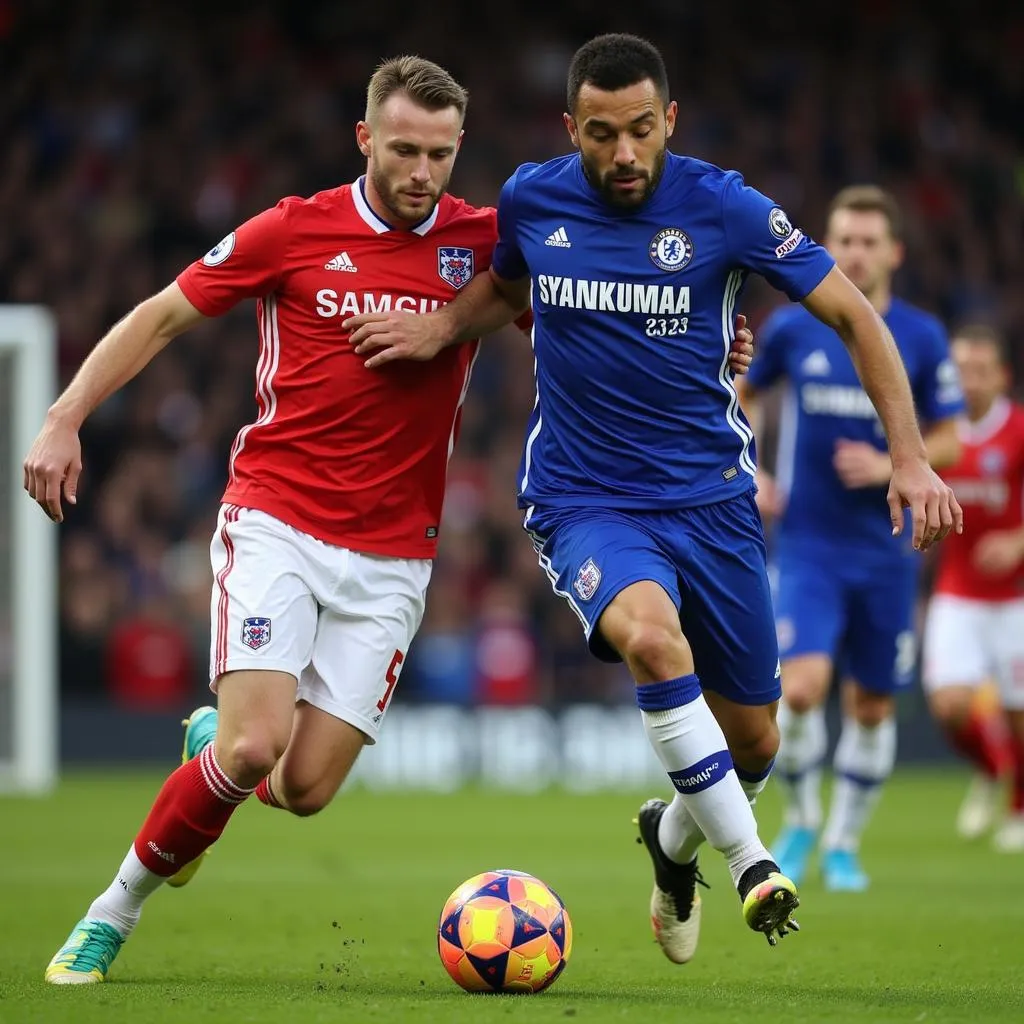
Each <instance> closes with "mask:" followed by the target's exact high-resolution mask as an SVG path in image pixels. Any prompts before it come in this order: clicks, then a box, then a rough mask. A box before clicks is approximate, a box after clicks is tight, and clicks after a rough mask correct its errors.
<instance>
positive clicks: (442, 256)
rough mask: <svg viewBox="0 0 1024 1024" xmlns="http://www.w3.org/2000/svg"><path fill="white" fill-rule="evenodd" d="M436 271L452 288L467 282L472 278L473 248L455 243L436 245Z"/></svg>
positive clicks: (459, 286)
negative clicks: (462, 246)
mask: <svg viewBox="0 0 1024 1024" xmlns="http://www.w3.org/2000/svg"><path fill="white" fill-rule="evenodd" d="M437 272H438V274H439V275H440V277H441V280H442V281H447V282H448V283H449V284H450V285H451V286H452V287H453V288H461V287H462V286H463V285H464V284H469V282H470V281H472V280H473V250H472V249H463V248H461V247H460V246H457V245H442V246H438V249H437Z"/></svg>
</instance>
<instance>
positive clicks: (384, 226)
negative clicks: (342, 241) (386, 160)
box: [352, 174, 441, 235]
mask: <svg viewBox="0 0 1024 1024" xmlns="http://www.w3.org/2000/svg"><path fill="white" fill-rule="evenodd" d="M352 202H353V203H354V204H355V207H356V213H358V214H359V216H360V217H362V218H363V220H364V221H366V223H367V224H369V226H370V227H371V228H373V230H374V231H376V232H377V234H378V235H383V234H384V233H385V232H386V231H400V230H401V228H396V227H395V226H394V225H393V224H389V223H388V222H387V221H386V220H384V219H383V218H382V217H378V216H377V214H375V213H374V212H373V210H372V209H371V208H370V204H369V203H368V202H367V201H366V175H365V174H363V175H360V177H359V178H358V179H356V181H355V182H353V184H352ZM440 205H441V204H440V203H438V204H437V205H435V206H434V208H433V209H432V210H431V211H430V214H429V215H428V216H426V217H424V218H423V220H421V221H420V222H419V224H415V225H413V227H411V228H409V230H410V231H411V232H412V233H413V234H414V235H425V234H426V233H427V232H428V231H429V230H430V229H431V228H432V227H433V226H434V225H435V224H436V223H437V211H438V210H439V209H440Z"/></svg>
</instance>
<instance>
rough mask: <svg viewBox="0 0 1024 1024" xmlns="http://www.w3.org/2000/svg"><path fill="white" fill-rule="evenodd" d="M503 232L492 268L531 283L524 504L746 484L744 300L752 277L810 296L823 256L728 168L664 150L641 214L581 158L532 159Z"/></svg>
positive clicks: (717, 496) (512, 189) (511, 191)
mask: <svg viewBox="0 0 1024 1024" xmlns="http://www.w3.org/2000/svg"><path fill="white" fill-rule="evenodd" d="M498 231H499V239H498V245H497V248H496V250H495V253H494V260H493V267H494V270H495V272H496V273H497V274H498V275H500V276H501V277H503V278H506V279H510V280H517V279H520V278H522V277H524V276H526V275H527V274H529V275H530V276H531V277H532V281H533V299H532V302H533V315H534V332H533V342H534V353H535V359H536V376H537V402H536V405H535V407H534V410H533V413H532V415H531V417H530V421H529V425H528V428H527V438H526V445H525V451H524V453H523V460H522V465H521V470H520V477H519V500H520V504H521V505H523V506H528V505H533V504H537V505H541V506H561V507H570V506H582V507H587V506H596V507H608V508H613V507H618V508H640V509H643V508H647V509H671V508H679V509H682V508H690V507H695V506H699V505H705V504H710V503H712V502H718V501H722V500H725V499H727V498H730V497H734V496H737V495H739V494H741V493H743V492H744V491H745V490H749V489H750V488H751V486H752V481H753V477H754V473H755V465H754V454H753V452H752V441H753V435H752V433H751V430H750V427H749V425H748V424H747V422H746V420H745V418H744V417H743V414H742V412H741V410H740V408H739V404H738V401H737V396H736V391H735V389H734V387H733V381H732V374H731V372H730V370H729V365H728V358H729V349H730V346H731V343H732V340H733V314H734V311H735V308H736V300H737V298H738V296H739V294H740V291H741V290H742V288H743V283H744V280H745V278H746V276H747V273H748V272H750V271H755V272H757V273H759V274H762V275H763V276H764V277H765V278H767V280H768V281H769V282H770V283H771V284H773V285H774V286H775V287H777V288H779V289H781V290H782V291H784V292H785V293H786V294H787V295H788V296H789V297H790V298H791V299H794V300H799V299H802V298H803V297H804V296H805V295H807V294H808V293H809V292H811V291H812V290H813V289H814V288H815V287H816V286H817V285H818V284H819V282H820V281H821V280H822V278H823V277H824V276H825V275H826V274H827V273H828V272H829V270H830V269H831V268H832V266H833V261H832V258H831V257H830V256H829V255H828V253H827V252H826V251H825V250H824V249H822V248H821V247H820V246H818V245H816V244H815V243H813V242H812V241H811V240H810V239H808V238H806V237H805V236H804V235H803V234H802V232H801V231H800V230H799V229H794V228H793V227H792V225H791V224H790V223H789V220H788V219H787V217H786V215H785V213H784V212H783V211H782V210H781V209H780V208H779V207H778V206H777V205H776V204H775V203H773V202H772V201H771V200H770V199H768V198H766V197H765V196H763V195H761V193H759V192H757V191H755V190H754V189H752V188H748V187H746V186H745V185H744V184H743V180H742V178H741V177H740V176H739V175H738V174H737V173H736V172H735V171H723V170H721V169H720V168H718V167H714V166H712V165H711V164H707V163H704V162H702V161H700V160H693V159H690V158H688V157H682V156H677V155H675V154H671V153H669V154H666V161H665V168H664V173H663V175H662V177H661V180H660V181H659V182H658V185H657V188H656V189H655V191H654V194H653V195H652V196H651V198H650V199H649V200H648V201H647V202H646V203H644V204H643V205H642V206H640V207H639V208H637V209H636V210H621V209H618V208H614V207H612V206H610V205H609V204H607V203H606V202H605V201H604V200H602V198H601V197H600V195H599V194H598V193H597V192H596V191H595V190H594V189H593V188H592V187H591V185H590V184H589V182H588V181H587V179H586V177H585V175H584V173H583V169H582V165H581V162H580V158H579V156H578V155H576V154H573V155H571V156H564V157H559V158H557V159H555V160H549V161H548V162H547V163H543V164H524V165H522V166H521V167H519V168H518V170H517V171H516V172H515V174H513V175H512V177H511V178H509V180H508V181H507V182H506V183H505V186H504V188H503V189H502V192H501V199H500V201H499V204H498Z"/></svg>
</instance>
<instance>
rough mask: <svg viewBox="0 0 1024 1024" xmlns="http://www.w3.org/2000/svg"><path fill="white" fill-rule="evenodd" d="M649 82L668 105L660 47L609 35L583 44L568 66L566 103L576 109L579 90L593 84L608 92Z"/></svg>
mask: <svg viewBox="0 0 1024 1024" xmlns="http://www.w3.org/2000/svg"><path fill="white" fill-rule="evenodd" d="M648 78H649V79H650V80H651V81H652V82H653V83H654V87H655V88H656V89H657V90H658V95H659V96H660V97H661V100H662V102H663V103H668V73H667V72H666V71H665V61H664V60H662V57H661V54H660V53H659V52H658V48H657V47H656V46H655V45H654V44H653V43H650V42H648V41H647V40H646V39H641V38H640V37H639V36H632V35H628V34H627V33H624V32H610V33H608V34H607V35H603V36H595V37H594V38H593V39H591V40H590V42H588V43H584V44H583V45H582V46H581V47H580V48H579V49H578V50H577V51H576V53H575V54H573V58H572V63H571V64H570V65H569V78H568V82H567V84H566V100H567V102H568V104H569V108H568V109H569V111H570V113H571V112H572V111H574V110H575V109H576V101H577V100H578V99H579V96H580V89H581V88H582V87H583V86H584V85H586V84H590V85H593V86H595V87H596V88H598V89H603V90H605V91H606V92H615V91H616V90H617V89H625V88H626V87H627V86H629V85H636V83H637V82H643V81H645V80H646V79H648Z"/></svg>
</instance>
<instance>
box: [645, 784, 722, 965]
mask: <svg viewBox="0 0 1024 1024" xmlns="http://www.w3.org/2000/svg"><path fill="white" fill-rule="evenodd" d="M667 806H668V805H667V804H666V803H665V801H664V800H648V801H647V803H645V804H644V805H643V807H641V808H640V813H639V814H638V815H637V817H636V824H637V825H638V827H639V829H640V837H639V839H638V840H637V842H641V843H643V844H644V846H646V847H647V852H648V853H649V854H650V856H651V861H652V862H653V864H654V891H653V892H652V893H651V927H652V928H653V929H654V937H655V939H657V942H658V945H659V946H661V950H662V952H663V953H664V954H665V956H667V957H668V958H669V960H671V961H672V962H673V963H675V964H685V963H686V962H687V961H689V960H692V959H693V955H694V953H696V952H697V941H698V939H699V938H700V911H701V901H700V894H699V893H698V892H697V885H698V884H700V885H703V886H704V887H705V888H707V887H708V885H707V882H705V881H704V879H703V878H702V877H701V873H700V871H699V870H698V868H697V860H696V858H694V860H693V862H692V863H690V864H676V863H675V861H672V860H669V858H668V857H666V856H665V854H664V852H663V851H662V849H661V844H660V843H659V842H658V825H659V823H660V822H661V816H662V815H663V814H664V813H665V808H666V807H667Z"/></svg>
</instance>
